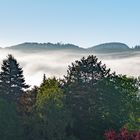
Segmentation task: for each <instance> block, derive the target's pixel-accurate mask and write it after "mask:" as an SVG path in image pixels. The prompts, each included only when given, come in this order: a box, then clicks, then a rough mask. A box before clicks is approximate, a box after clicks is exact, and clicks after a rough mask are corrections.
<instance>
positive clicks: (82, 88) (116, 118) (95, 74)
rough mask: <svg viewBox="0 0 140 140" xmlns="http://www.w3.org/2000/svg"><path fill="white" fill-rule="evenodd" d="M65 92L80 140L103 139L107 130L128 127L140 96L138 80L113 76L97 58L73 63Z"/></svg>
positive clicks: (64, 86)
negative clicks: (139, 95) (134, 103)
mask: <svg viewBox="0 0 140 140" xmlns="http://www.w3.org/2000/svg"><path fill="white" fill-rule="evenodd" d="M63 88H64V91H65V93H66V104H67V105H68V108H70V110H71V112H72V114H73V117H74V120H75V122H74V127H73V134H74V135H75V136H76V137H78V138H79V139H80V140H85V139H95V140H96V139H97V140H98V139H102V136H103V134H104V131H105V130H106V129H110V128H114V129H120V128H121V127H122V126H123V125H125V124H126V123H127V121H128V119H129V114H130V113H131V112H132V111H133V109H132V108H130V107H131V106H132V102H135V101H136V100H135V99H136V97H137V93H138V84H137V80H136V79H134V78H127V77H126V76H121V75H119V76H117V75H115V73H112V74H110V70H108V69H106V66H105V65H102V64H101V62H98V60H97V58H96V57H94V56H89V57H88V58H87V59H85V58H82V59H81V61H76V62H75V63H72V66H71V67H69V70H68V74H67V76H66V77H65V80H64V84H63Z"/></svg>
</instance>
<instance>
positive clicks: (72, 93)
mask: <svg viewBox="0 0 140 140" xmlns="http://www.w3.org/2000/svg"><path fill="white" fill-rule="evenodd" d="M139 84H140V81H139V78H134V77H127V76H126V75H117V74H116V73H112V72H111V71H110V69H108V68H106V65H104V64H102V63H101V61H98V59H97V58H96V57H95V56H92V55H91V56H88V57H87V58H84V57H83V58H82V59H81V60H77V61H75V62H74V63H72V64H71V66H69V67H68V71H67V75H66V76H65V77H64V78H63V79H56V78H55V77H54V78H49V77H46V75H44V77H43V79H42V83H41V84H40V86H39V87H36V86H35V87H34V88H32V89H29V85H27V84H26V83H25V79H24V75H23V70H22V68H21V67H20V65H19V63H18V62H17V60H16V59H15V58H14V57H13V56H12V55H8V57H7V59H5V60H3V63H2V66H1V72H0V139H1V140H9V139H11V140H104V139H107V140H128V139H132V140H138V139H140V98H139ZM119 130H120V133H119ZM117 132H118V134H117ZM121 132H123V133H121Z"/></svg>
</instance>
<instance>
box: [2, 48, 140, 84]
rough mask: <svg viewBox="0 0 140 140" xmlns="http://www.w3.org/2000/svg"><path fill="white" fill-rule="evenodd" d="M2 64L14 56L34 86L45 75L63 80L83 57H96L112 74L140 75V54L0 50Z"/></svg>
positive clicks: (27, 81) (28, 82) (27, 80)
mask: <svg viewBox="0 0 140 140" xmlns="http://www.w3.org/2000/svg"><path fill="white" fill-rule="evenodd" d="M0 53H1V55H0V64H1V63H2V60H3V59H6V57H7V55H8V54H12V55H13V56H14V57H15V58H16V59H17V61H18V62H19V63H20V66H21V67H22V68H23V71H24V76H25V80H26V83H27V84H29V85H31V86H33V85H39V84H40V83H41V82H42V78H43V74H44V73H45V74H46V76H47V77H53V76H56V77H57V78H59V77H60V78H62V77H63V76H64V75H66V73H67V69H68V65H71V63H72V62H74V61H75V60H79V59H81V58H82V57H83V56H84V57H86V56H88V55H96V56H97V57H98V58H99V61H102V63H103V64H106V65H107V68H111V71H112V72H114V71H115V72H116V73H117V74H126V75H128V76H139V75H140V53H137V54H133V55H130V54H127V53H126V52H125V53H114V54H94V53H87V52H74V51H73V52H72V51H63V50H61V51H54V50H53V51H49V50H47V51H44V52H43V51H41V52H21V51H15V50H6V49H2V50H0Z"/></svg>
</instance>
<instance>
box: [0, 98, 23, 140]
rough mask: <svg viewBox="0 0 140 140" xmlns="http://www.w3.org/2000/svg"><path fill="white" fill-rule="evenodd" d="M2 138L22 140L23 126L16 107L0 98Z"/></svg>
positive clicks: (0, 132)
mask: <svg viewBox="0 0 140 140" xmlns="http://www.w3.org/2000/svg"><path fill="white" fill-rule="evenodd" d="M0 139H1V140H10V139H11V140H22V139H23V134H22V127H21V122H20V120H19V117H18V116H17V112H16V107H15V105H14V104H10V103H8V102H7V101H5V100H4V99H1V98H0Z"/></svg>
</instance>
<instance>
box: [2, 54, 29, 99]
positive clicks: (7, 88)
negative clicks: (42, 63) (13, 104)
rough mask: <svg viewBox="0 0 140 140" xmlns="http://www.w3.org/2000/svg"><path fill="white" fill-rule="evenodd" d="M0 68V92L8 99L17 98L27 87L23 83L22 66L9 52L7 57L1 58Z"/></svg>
mask: <svg viewBox="0 0 140 140" xmlns="http://www.w3.org/2000/svg"><path fill="white" fill-rule="evenodd" d="M1 70H2V71H1V73H0V93H1V94H2V96H3V97H5V98H6V99H8V100H10V101H12V100H17V98H18V97H19V96H20V95H21V94H22V93H23V92H24V90H25V89H27V88H28V87H29V86H28V85H26V84H25V79H24V76H23V70H22V68H21V67H20V66H19V63H18V62H17V60H16V59H15V58H14V57H13V56H12V55H11V54H9V55H8V57H7V59H5V60H3V63H2V67H1Z"/></svg>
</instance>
